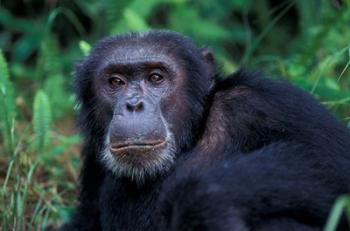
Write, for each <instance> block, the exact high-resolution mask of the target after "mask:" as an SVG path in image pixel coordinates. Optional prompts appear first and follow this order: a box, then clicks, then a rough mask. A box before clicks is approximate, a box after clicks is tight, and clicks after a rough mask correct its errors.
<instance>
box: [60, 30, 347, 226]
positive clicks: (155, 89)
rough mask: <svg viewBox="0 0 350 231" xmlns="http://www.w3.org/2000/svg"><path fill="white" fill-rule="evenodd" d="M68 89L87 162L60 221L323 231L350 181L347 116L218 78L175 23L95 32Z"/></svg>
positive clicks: (279, 85)
mask: <svg viewBox="0 0 350 231" xmlns="http://www.w3.org/2000/svg"><path fill="white" fill-rule="evenodd" d="M75 89H76V93H77V96H78V100H79V102H80V104H81V109H80V114H79V124H80V127H81V130H82V133H83V135H84V140H85V143H84V146H83V157H84V163H83V167H82V170H81V193H80V197H79V198H80V201H79V205H78V208H77V210H76V212H75V214H74V215H73V217H72V219H71V221H70V222H69V223H68V224H66V225H64V226H63V227H62V228H61V229H62V230H86V231H87V230H91V231H92V230H94V231H99V230H100V231H102V230H103V231H107V230H108V231H112V230H123V231H128V230H130V231H131V230H132V231H141V230H174V231H175V230H242V231H245V230H260V231H262V230H321V228H322V227H323V226H324V224H325V221H326V218H327V216H328V213H329V210H330V208H331V206H332V204H333V203H334V200H335V199H336V198H337V197H338V196H339V195H341V194H344V193H348V192H349V191H350V187H349V184H350V133H349V130H348V129H347V128H346V127H345V126H343V125H342V124H340V123H339V122H337V120H336V119H335V118H334V117H333V116H332V115H330V114H329V113H328V112H327V110H326V109H325V108H324V107H323V106H321V105H320V104H319V103H317V102H316V101H315V100H314V99H313V98H312V97H311V96H310V95H308V94H307V93H305V92H303V91H301V90H298V89H296V88H295V87H293V86H291V85H290V84H288V83H286V82H284V81H277V80H271V79H269V78H265V77H264V76H263V75H262V74H261V73H257V72H248V71H239V72H237V73H235V74H232V75H230V76H228V77H223V76H221V74H220V73H219V71H218V68H217V67H216V65H215V60H214V57H213V54H212V52H211V51H210V50H209V49H207V48H203V49H200V48H197V47H196V46H195V45H194V43H193V42H192V41H191V40H190V39H189V38H187V37H184V36H182V35H180V34H178V33H176V32H171V31H163V30H160V31H149V32H143V33H126V34H121V35H117V36H113V37H108V38H105V39H102V40H101V41H99V42H98V43H97V44H96V46H95V47H94V49H93V50H92V52H91V54H90V56H88V57H87V58H86V59H85V60H83V61H82V62H81V63H79V64H78V65H77V68H76V77H75ZM346 227H347V224H346V222H343V223H342V226H341V227H340V229H345V228H346Z"/></svg>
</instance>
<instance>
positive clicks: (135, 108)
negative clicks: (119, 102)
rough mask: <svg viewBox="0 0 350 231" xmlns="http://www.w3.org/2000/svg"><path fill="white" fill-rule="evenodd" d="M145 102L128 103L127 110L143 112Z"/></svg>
mask: <svg viewBox="0 0 350 231" xmlns="http://www.w3.org/2000/svg"><path fill="white" fill-rule="evenodd" d="M143 107H144V106H143V102H142V101H137V102H132V101H129V102H127V103H126V110H127V111H129V112H140V111H142V110H143Z"/></svg>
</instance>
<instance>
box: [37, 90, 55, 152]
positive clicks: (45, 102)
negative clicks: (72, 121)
mask: <svg viewBox="0 0 350 231" xmlns="http://www.w3.org/2000/svg"><path fill="white" fill-rule="evenodd" d="M50 124H51V107H50V102H49V98H48V97H47V95H46V94H45V92H43V91H40V90H39V91H38V92H37V93H36V95H35V98H34V105H33V128H34V135H35V141H36V142H37V145H38V147H39V149H40V150H42V149H43V148H44V145H45V144H47V143H48V140H49V131H50Z"/></svg>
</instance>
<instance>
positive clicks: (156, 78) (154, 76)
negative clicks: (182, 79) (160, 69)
mask: <svg viewBox="0 0 350 231" xmlns="http://www.w3.org/2000/svg"><path fill="white" fill-rule="evenodd" d="M163 79H164V78H163V76H161V75H160V74H151V75H150V76H149V77H148V81H150V82H152V83H160V82H162V81H163Z"/></svg>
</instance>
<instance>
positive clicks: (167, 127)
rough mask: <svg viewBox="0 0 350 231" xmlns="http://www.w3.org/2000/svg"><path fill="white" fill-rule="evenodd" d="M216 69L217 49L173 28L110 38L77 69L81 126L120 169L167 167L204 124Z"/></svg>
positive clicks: (143, 172)
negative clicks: (214, 53) (197, 43)
mask: <svg viewBox="0 0 350 231" xmlns="http://www.w3.org/2000/svg"><path fill="white" fill-rule="evenodd" d="M214 72H215V67H214V61H213V56H212V54H211V53H210V52H209V51H208V50H207V49H198V48H197V47H196V46H195V45H194V44H193V43H192V41H191V40H189V39H188V38H186V37H183V36H181V35H179V34H177V33H174V32H169V31H151V32H145V33H127V34H122V35H118V36H114V37H108V38H105V39H103V40H101V41H99V42H98V43H97V44H96V46H95V47H94V49H93V50H92V52H91V54H90V56H89V57H87V58H86V60H84V61H83V62H82V63H80V64H79V65H78V66H77V69H76V80H75V87H76V92H77V95H78V100H79V101H80V103H81V111H80V124H81V127H82V130H83V133H84V135H85V136H87V138H88V142H95V143H97V146H98V147H99V152H100V154H99V155H100V156H101V159H102V160H103V161H104V163H105V164H107V166H108V168H109V169H110V170H112V171H113V172H114V173H115V174H117V175H122V176H129V177H131V178H134V179H138V180H139V179H143V178H144V177H146V176H152V175H154V174H157V173H160V172H163V171H166V170H168V169H169V168H170V167H171V166H172V163H173V162H174V161H175V158H176V155H177V153H179V152H183V151H184V150H186V149H188V148H190V147H191V145H193V143H194V142H195V141H196V138H197V137H198V135H199V133H200V131H201V127H200V125H201V122H202V121H203V119H204V118H203V117H204V116H203V115H204V114H205V111H206V106H207V104H206V98H207V96H208V95H209V93H210V90H211V89H212V87H213V84H214V78H213V77H214V74H215V73H214Z"/></svg>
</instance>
